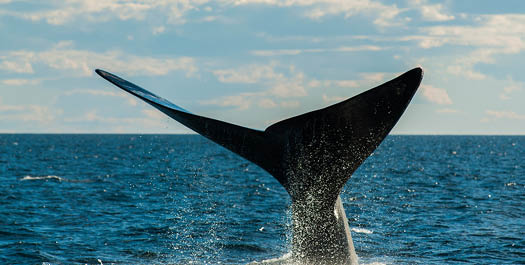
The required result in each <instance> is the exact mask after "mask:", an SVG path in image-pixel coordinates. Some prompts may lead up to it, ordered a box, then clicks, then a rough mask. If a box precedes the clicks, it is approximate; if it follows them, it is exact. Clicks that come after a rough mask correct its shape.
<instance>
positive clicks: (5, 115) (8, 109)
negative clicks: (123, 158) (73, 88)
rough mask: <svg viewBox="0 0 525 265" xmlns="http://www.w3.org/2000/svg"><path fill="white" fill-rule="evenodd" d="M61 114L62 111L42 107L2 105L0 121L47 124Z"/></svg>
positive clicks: (0, 107)
mask: <svg viewBox="0 0 525 265" xmlns="http://www.w3.org/2000/svg"><path fill="white" fill-rule="evenodd" d="M61 114H62V110H60V109H53V108H50V107H48V106H43V105H34V104H33V105H2V104H0V120H11V121H24V122H38V123H43V124H49V123H51V122H52V121H54V120H55V119H56V117H57V116H59V115H61Z"/></svg>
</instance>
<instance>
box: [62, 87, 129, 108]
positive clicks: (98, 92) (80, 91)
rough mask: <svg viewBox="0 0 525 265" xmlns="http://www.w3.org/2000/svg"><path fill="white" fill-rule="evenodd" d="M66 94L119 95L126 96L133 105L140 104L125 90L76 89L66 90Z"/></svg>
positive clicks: (120, 96)
mask: <svg viewBox="0 0 525 265" xmlns="http://www.w3.org/2000/svg"><path fill="white" fill-rule="evenodd" d="M64 95H66V96H71V95H91V96H103V97H119V98H125V99H126V100H127V102H128V104H129V105H131V106H137V104H138V102H137V100H136V99H135V97H133V96H131V95H129V94H128V93H125V92H123V91H119V92H115V91H106V90H96V89H74V90H69V91H66V92H65V93H64Z"/></svg>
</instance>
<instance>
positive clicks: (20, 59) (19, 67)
mask: <svg viewBox="0 0 525 265" xmlns="http://www.w3.org/2000/svg"><path fill="white" fill-rule="evenodd" d="M33 57H34V53H32V52H25V51H11V52H8V53H7V55H0V70H5V71H8V72H13V73H23V74H32V73H34V70H33V66H32V65H31V63H30V61H31V60H32V59H33Z"/></svg>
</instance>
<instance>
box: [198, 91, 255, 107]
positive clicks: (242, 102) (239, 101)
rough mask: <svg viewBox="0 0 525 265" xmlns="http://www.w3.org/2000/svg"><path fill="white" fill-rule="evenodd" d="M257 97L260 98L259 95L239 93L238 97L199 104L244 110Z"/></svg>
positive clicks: (204, 101) (205, 101)
mask: <svg viewBox="0 0 525 265" xmlns="http://www.w3.org/2000/svg"><path fill="white" fill-rule="evenodd" d="M258 96H260V94H254V93H241V94H239V95H233V96H224V97H221V98H216V99H211V100H203V101H201V102H200V104H202V105H217V106H221V107H235V108H237V109H240V110H245V109H248V108H249V107H250V106H251V104H252V100H254V99H255V98H256V97H258Z"/></svg>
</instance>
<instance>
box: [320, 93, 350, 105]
mask: <svg viewBox="0 0 525 265" xmlns="http://www.w3.org/2000/svg"><path fill="white" fill-rule="evenodd" d="M345 99H348V97H337V96H335V97H329V96H327V95H325V94H323V101H324V102H325V103H327V104H331V103H336V102H341V101H343V100H345Z"/></svg>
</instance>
